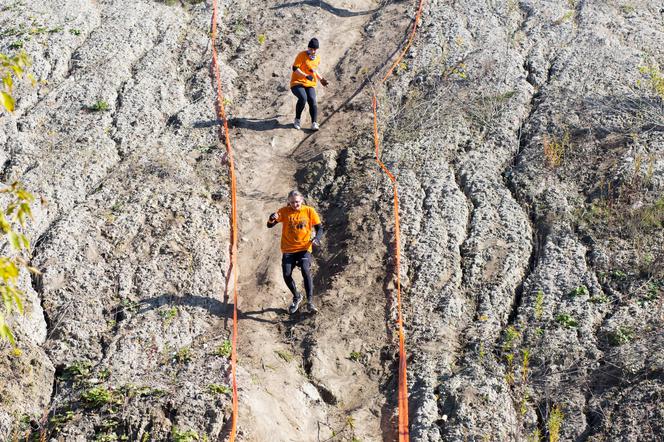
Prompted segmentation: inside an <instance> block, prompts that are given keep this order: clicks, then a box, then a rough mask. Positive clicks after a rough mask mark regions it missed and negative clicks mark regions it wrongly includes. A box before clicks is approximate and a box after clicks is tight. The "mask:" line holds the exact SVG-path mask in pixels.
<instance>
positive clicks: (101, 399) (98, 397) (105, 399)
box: [81, 387, 116, 408]
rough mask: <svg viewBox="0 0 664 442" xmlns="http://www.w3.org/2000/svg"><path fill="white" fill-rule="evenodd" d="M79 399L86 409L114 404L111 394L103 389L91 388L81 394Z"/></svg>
mask: <svg viewBox="0 0 664 442" xmlns="http://www.w3.org/2000/svg"><path fill="white" fill-rule="evenodd" d="M81 399H82V400H83V402H84V403H85V406H86V407H87V408H99V407H102V406H104V405H106V404H110V403H114V402H116V398H115V395H114V394H113V392H112V391H110V390H108V389H107V388H104V387H93V388H90V389H89V390H86V391H85V392H83V394H81Z"/></svg>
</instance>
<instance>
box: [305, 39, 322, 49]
mask: <svg viewBox="0 0 664 442" xmlns="http://www.w3.org/2000/svg"><path fill="white" fill-rule="evenodd" d="M307 47H308V48H311V49H318V48H319V47H320V44H319V43H318V39H317V38H312V39H311V40H309V45H307Z"/></svg>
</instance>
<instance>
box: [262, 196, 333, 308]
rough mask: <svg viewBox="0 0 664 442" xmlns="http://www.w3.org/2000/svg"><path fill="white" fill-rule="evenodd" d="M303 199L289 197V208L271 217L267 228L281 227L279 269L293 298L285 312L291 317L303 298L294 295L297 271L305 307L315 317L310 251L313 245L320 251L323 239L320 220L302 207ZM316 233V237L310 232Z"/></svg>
mask: <svg viewBox="0 0 664 442" xmlns="http://www.w3.org/2000/svg"><path fill="white" fill-rule="evenodd" d="M303 203H304V197H303V196H302V194H301V193H300V192H298V191H297V190H293V191H291V192H290V193H289V194H288V205H287V206H286V207H282V208H281V209H279V210H277V211H276V212H275V213H272V214H271V215H270V218H269V219H268V220H267V226H268V227H269V228H272V227H274V226H276V225H277V224H278V223H282V229H281V253H283V255H282V257H281V269H282V271H283V275H284V281H285V282H286V285H287V286H288V288H289V290H290V291H291V293H292V294H293V302H292V303H291V305H290V306H289V307H288V312H289V313H291V314H293V313H295V312H296V311H297V308H298V307H299V306H300V303H301V302H302V294H301V293H299V292H298V291H297V288H296V286H295V281H293V276H292V275H293V269H294V268H295V267H300V270H301V271H302V278H303V279H304V290H305V292H306V293H307V307H308V309H309V312H311V313H317V312H318V309H317V308H316V306H315V305H314V302H313V296H314V284H313V279H312V277H311V261H312V259H313V258H312V256H311V251H312V247H311V246H312V245H314V246H316V247H320V240H321V238H322V236H323V225H322V224H321V221H320V216H318V213H316V210H315V209H314V208H313V207H311V206H305V205H304V204H303ZM314 230H315V231H316V234H315V236H314V235H313V231H314Z"/></svg>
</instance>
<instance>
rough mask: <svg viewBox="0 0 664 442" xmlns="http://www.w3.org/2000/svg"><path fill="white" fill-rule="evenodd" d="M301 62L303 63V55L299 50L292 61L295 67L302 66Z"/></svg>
mask: <svg viewBox="0 0 664 442" xmlns="http://www.w3.org/2000/svg"><path fill="white" fill-rule="evenodd" d="M302 63H304V57H303V56H302V52H300V53H299V54H297V56H296V57H295V61H294V62H293V66H294V67H296V68H299V67H300V66H302Z"/></svg>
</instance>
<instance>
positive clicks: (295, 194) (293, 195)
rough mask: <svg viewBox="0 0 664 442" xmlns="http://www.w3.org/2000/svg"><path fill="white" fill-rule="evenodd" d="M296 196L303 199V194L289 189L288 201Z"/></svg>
mask: <svg viewBox="0 0 664 442" xmlns="http://www.w3.org/2000/svg"><path fill="white" fill-rule="evenodd" d="M298 196H299V197H300V198H302V201H304V195H302V194H301V193H300V191H299V190H291V191H290V192H288V201H290V200H291V198H297V197H298Z"/></svg>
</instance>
